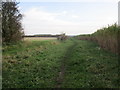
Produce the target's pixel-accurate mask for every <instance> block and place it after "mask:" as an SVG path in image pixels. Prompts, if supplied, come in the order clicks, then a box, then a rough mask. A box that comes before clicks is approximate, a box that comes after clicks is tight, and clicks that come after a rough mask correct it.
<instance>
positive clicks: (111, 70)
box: [62, 40, 119, 88]
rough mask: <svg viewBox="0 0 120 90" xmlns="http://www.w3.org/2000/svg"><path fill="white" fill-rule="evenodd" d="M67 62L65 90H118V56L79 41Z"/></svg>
mask: <svg viewBox="0 0 120 90" xmlns="http://www.w3.org/2000/svg"><path fill="white" fill-rule="evenodd" d="M71 53H72V54H71V56H70V57H69V59H68V60H67V61H66V73H65V78H64V82H63V84H62V87H64V88H116V87H117V88H118V79H119V78H118V66H119V65H118V58H117V55H115V54H112V53H110V52H107V51H104V50H103V49H100V48H99V46H98V45H97V44H95V43H92V42H89V41H81V40H80V41H77V44H76V46H75V47H74V48H73V51H72V52H71Z"/></svg>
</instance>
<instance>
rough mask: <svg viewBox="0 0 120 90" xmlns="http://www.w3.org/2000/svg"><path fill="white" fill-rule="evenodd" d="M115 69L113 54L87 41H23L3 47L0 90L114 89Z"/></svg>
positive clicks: (115, 57)
mask: <svg viewBox="0 0 120 90" xmlns="http://www.w3.org/2000/svg"><path fill="white" fill-rule="evenodd" d="M118 66H119V65H118V58H117V55H115V54H112V53H110V52H107V51H105V50H103V49H101V48H100V47H99V46H98V45H97V44H95V43H92V42H89V41H82V40H75V39H72V40H67V41H65V42H59V41H56V40H51V41H32V42H24V43H20V44H17V45H14V46H9V47H4V52H3V88H55V87H60V88H81V87H82V88H84V87H85V88H94V87H95V88H98V87H100V88H114V87H118ZM61 74H62V75H61ZM60 75H61V76H60ZM57 79H58V81H57Z"/></svg>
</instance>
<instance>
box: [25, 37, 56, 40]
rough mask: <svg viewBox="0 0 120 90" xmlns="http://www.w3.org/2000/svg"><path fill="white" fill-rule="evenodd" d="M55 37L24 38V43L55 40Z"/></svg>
mask: <svg viewBox="0 0 120 90" xmlns="http://www.w3.org/2000/svg"><path fill="white" fill-rule="evenodd" d="M56 39H57V38H56V37H24V41H44V40H56Z"/></svg>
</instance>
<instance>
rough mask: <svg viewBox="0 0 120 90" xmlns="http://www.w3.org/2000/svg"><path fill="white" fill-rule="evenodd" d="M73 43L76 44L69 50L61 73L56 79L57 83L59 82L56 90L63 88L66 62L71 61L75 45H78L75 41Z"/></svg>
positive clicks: (64, 58)
mask: <svg viewBox="0 0 120 90" xmlns="http://www.w3.org/2000/svg"><path fill="white" fill-rule="evenodd" d="M73 42H74V44H73V45H72V46H70V47H69V48H68V50H67V51H66V53H65V56H64V57H63V59H62V60H61V66H60V72H59V74H58V77H57V79H56V81H57V83H56V86H55V87H56V88H61V85H62V82H63V81H64V74H65V71H66V62H67V61H68V60H69V58H70V56H71V55H72V51H73V49H74V47H75V45H76V44H77V43H76V42H75V41H73Z"/></svg>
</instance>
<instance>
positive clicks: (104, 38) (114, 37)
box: [78, 24, 120, 55]
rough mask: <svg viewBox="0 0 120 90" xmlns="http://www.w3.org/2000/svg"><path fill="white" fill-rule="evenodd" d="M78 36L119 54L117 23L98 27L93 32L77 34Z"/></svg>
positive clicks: (119, 33)
mask: <svg viewBox="0 0 120 90" xmlns="http://www.w3.org/2000/svg"><path fill="white" fill-rule="evenodd" d="M78 38H79V39H81V40H90V41H94V42H97V43H98V44H99V45H100V47H101V48H104V49H106V50H109V51H111V52H113V53H118V54H119V55H120V48H119V45H120V27H119V26H118V25H117V24H114V25H111V26H108V27H104V28H102V29H99V30H97V31H96V32H94V33H93V34H88V35H79V36H78Z"/></svg>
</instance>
